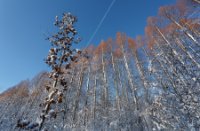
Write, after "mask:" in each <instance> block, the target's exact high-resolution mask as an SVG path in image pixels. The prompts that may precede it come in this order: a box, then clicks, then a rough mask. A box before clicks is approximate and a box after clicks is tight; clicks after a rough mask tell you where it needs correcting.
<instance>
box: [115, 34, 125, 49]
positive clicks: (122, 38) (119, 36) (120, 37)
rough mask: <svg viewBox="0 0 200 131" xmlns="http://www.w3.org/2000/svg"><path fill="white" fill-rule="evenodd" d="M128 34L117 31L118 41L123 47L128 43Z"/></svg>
mask: <svg viewBox="0 0 200 131" xmlns="http://www.w3.org/2000/svg"><path fill="white" fill-rule="evenodd" d="M126 39H127V38H126V35H125V34H124V33H120V32H117V36H116V43H117V44H118V45H119V46H120V47H121V46H123V45H124V44H125V43H126Z"/></svg>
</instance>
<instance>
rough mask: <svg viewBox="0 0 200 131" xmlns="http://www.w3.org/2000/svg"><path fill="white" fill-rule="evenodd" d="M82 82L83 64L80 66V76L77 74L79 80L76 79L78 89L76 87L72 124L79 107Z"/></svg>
mask: <svg viewBox="0 0 200 131" xmlns="http://www.w3.org/2000/svg"><path fill="white" fill-rule="evenodd" d="M82 82H83V65H82V66H81V72H80V76H79V80H78V89H77V93H76V98H75V103H74V109H73V124H75V123H76V122H75V120H76V114H77V109H78V108H79V100H80V95H81V87H82ZM77 121H78V120H77Z"/></svg>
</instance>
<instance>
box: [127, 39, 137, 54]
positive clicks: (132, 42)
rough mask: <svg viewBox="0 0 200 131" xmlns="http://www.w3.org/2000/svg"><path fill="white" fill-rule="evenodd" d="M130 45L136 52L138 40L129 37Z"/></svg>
mask: <svg viewBox="0 0 200 131" xmlns="http://www.w3.org/2000/svg"><path fill="white" fill-rule="evenodd" d="M128 46H129V47H130V48H131V49H132V50H133V51H134V52H135V51H136V50H137V44H136V42H135V41H134V40H133V39H131V38H128Z"/></svg>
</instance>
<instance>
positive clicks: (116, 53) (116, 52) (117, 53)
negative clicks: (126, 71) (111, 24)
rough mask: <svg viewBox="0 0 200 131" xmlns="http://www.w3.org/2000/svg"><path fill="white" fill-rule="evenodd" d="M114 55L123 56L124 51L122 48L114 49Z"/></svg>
mask: <svg viewBox="0 0 200 131" xmlns="http://www.w3.org/2000/svg"><path fill="white" fill-rule="evenodd" d="M114 56H115V57H117V58H120V57H122V51H121V49H120V48H116V49H115V51H114Z"/></svg>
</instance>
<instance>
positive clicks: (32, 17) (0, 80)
mask: <svg viewBox="0 0 200 131" xmlns="http://www.w3.org/2000/svg"><path fill="white" fill-rule="evenodd" d="M112 1H113V0H1V1H0V92H2V91H3V90H6V89H7V88H9V87H11V86H14V85H16V84H17V83H19V82H20V81H21V80H24V79H31V78H33V77H34V76H35V75H36V74H38V73H39V72H40V71H44V70H48V67H47V65H45V63H44V62H43V59H44V58H45V56H46V55H47V53H48V49H49V47H50V44H49V42H48V41H46V40H45V38H46V37H47V36H46V35H45V34H49V33H54V32H55V27H54V26H53V22H54V18H55V16H56V15H58V16H59V15H61V14H62V13H63V12H71V13H72V14H74V15H76V16H77V17H78V19H79V21H78V23H77V24H76V27H77V29H78V32H79V35H80V36H81V37H82V38H83V40H82V42H81V43H80V48H83V47H84V46H86V44H87V42H88V41H89V39H90V37H91V36H92V34H93V33H94V31H95V29H96V27H97V25H98V24H99V22H100V21H101V19H102V17H103V16H104V14H105V12H106V10H107V9H108V7H109V5H110V4H111V2H112ZM173 3H175V0H116V1H115V3H114V5H113V7H112V8H111V10H110V12H109V14H108V15H107V17H106V18H105V20H104V22H103V23H102V25H101V27H100V29H99V30H98V32H97V33H96V35H95V36H94V38H93V39H92V41H91V43H94V44H98V43H99V42H100V41H101V40H102V39H107V38H109V37H115V34H116V32H118V31H120V32H125V33H126V34H127V35H128V36H131V37H135V36H136V35H141V34H144V27H145V25H146V19H147V17H148V16H155V15H156V14H157V11H158V8H159V7H160V6H163V5H168V4H173Z"/></svg>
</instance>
